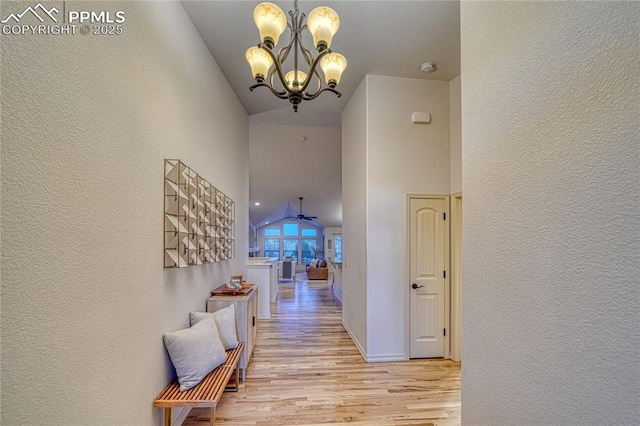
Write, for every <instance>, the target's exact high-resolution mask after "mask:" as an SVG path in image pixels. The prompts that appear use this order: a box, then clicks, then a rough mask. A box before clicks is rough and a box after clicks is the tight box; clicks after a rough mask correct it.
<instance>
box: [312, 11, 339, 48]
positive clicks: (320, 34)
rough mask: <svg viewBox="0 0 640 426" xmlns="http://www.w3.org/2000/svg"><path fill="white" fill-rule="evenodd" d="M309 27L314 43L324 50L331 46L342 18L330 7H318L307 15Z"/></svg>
mask: <svg viewBox="0 0 640 426" xmlns="http://www.w3.org/2000/svg"><path fill="white" fill-rule="evenodd" d="M307 28H309V32H310V33H311V35H312V36H313V45H314V46H315V47H316V49H317V50H318V52H322V51H323V50H326V49H328V48H330V47H331V41H332V40H333V36H334V35H335V33H337V32H338V28H340V18H339V17H338V14H337V13H336V11H335V10H333V9H331V8H330V7H326V6H320V7H316V8H315V9H313V10H312V11H311V12H310V13H309V16H308V17H307Z"/></svg>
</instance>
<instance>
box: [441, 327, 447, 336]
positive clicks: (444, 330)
mask: <svg viewBox="0 0 640 426" xmlns="http://www.w3.org/2000/svg"><path fill="white" fill-rule="evenodd" d="M442 334H444V335H445V336H446V335H447V329H446V328H445V329H443V330H442Z"/></svg>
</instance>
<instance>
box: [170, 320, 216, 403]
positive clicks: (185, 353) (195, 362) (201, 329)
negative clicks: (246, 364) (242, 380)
mask: <svg viewBox="0 0 640 426" xmlns="http://www.w3.org/2000/svg"><path fill="white" fill-rule="evenodd" d="M162 337H163V339H164V345H165V347H166V348H167V352H169V357H170V358H171V362H172V363H173V366H174V367H175V369H176V374H177V375H178V383H180V392H184V391H186V390H188V389H191V388H192V387H194V386H196V385H197V384H198V383H200V381H201V380H202V379H204V378H205V376H206V375H207V374H209V373H210V372H211V371H212V370H213V369H214V368H216V367H218V366H219V365H220V364H222V363H223V362H225V361H226V359H227V353H226V351H225V350H224V347H223V346H222V342H221V341H220V337H219V335H218V328H217V327H216V323H215V321H214V320H213V318H205V319H204V320H203V321H200V322H198V323H197V324H195V325H194V326H192V327H190V328H185V329H183V330H178V331H172V332H168V333H164V334H163V336H162Z"/></svg>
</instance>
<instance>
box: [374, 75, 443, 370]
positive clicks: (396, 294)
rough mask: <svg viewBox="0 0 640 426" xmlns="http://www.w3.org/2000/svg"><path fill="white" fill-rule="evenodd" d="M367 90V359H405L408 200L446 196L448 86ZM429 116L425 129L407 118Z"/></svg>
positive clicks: (385, 84) (409, 83) (419, 83)
mask: <svg viewBox="0 0 640 426" xmlns="http://www.w3.org/2000/svg"><path fill="white" fill-rule="evenodd" d="M367 82H368V84H369V86H368V90H367V95H368V96H367V211H368V221H367V235H368V238H367V245H368V248H367V270H368V274H367V276H368V280H367V288H368V293H367V295H368V296H367V305H368V306H367V309H368V311H369V313H370V315H369V316H368V318H369V320H368V324H367V329H368V333H369V338H368V342H369V343H368V347H367V356H368V358H369V360H371V361H385V360H397V359H404V358H406V357H408V354H407V353H406V351H405V349H406V348H405V315H406V312H407V310H408V307H407V306H406V298H407V292H406V290H407V288H408V285H409V280H410V278H409V277H408V271H407V265H408V264H407V256H408V253H407V248H406V239H405V237H406V220H405V214H406V212H405V203H406V197H405V194H407V193H429V194H447V193H448V192H449V84H448V83H447V82H443V81H428V80H414V79H407V78H392V77H381V76H368V80H367ZM415 111H422V112H429V113H430V114H431V124H413V123H412V122H411V114H412V113H413V112H415Z"/></svg>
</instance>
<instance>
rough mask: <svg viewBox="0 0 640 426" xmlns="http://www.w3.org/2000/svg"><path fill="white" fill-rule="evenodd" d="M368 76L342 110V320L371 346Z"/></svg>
mask: <svg viewBox="0 0 640 426" xmlns="http://www.w3.org/2000/svg"><path fill="white" fill-rule="evenodd" d="M366 91H367V77H365V79H364V80H362V82H361V83H360V86H359V87H358V89H357V90H356V91H355V92H354V94H353V95H352V96H351V99H350V100H349V103H348V104H347V106H346V107H345V108H344V110H343V111H342V250H343V255H342V279H343V282H345V283H348V284H347V285H345V286H344V288H343V292H342V322H343V324H344V325H345V327H346V328H347V329H348V331H349V333H350V334H351V336H352V338H353V339H354V341H355V343H356V345H357V346H358V348H359V349H360V351H361V352H364V351H365V348H366V347H367V301H366V298H367V168H366V164H367V163H366V162H367V105H366Z"/></svg>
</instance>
